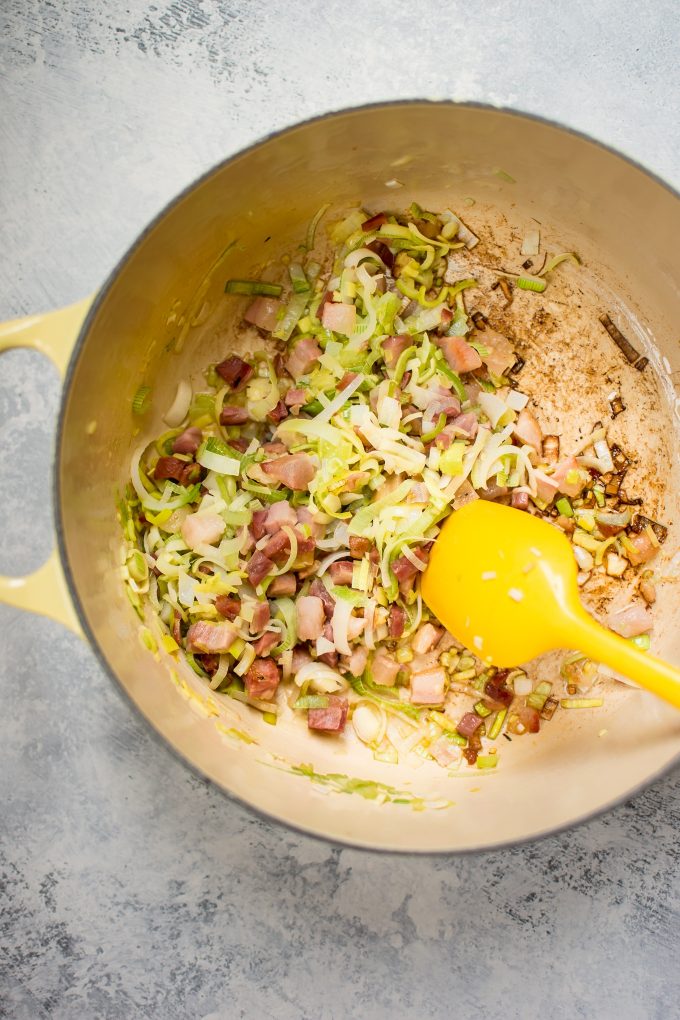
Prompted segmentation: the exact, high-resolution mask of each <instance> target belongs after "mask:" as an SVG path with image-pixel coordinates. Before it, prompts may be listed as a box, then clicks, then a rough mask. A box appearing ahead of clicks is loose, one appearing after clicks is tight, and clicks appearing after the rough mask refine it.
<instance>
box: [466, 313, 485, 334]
mask: <svg viewBox="0 0 680 1020" xmlns="http://www.w3.org/2000/svg"><path fill="white" fill-rule="evenodd" d="M470 318H471V319H472V321H473V322H474V324H475V329H479V330H485V329H486V318H485V316H484V315H483V314H482V313H481V312H473V313H472V315H471V316H470Z"/></svg>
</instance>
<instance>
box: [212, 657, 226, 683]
mask: <svg viewBox="0 0 680 1020" xmlns="http://www.w3.org/2000/svg"><path fill="white" fill-rule="evenodd" d="M228 672H229V656H228V655H220V664H219V666H218V667H217V670H216V672H215V673H214V674H213V676H212V679H211V680H210V687H211V689H212V690H213V691H215V690H217V688H218V687H219V686H220V684H221V683H222V681H223V680H224V678H225V676H226V675H227V673H228Z"/></svg>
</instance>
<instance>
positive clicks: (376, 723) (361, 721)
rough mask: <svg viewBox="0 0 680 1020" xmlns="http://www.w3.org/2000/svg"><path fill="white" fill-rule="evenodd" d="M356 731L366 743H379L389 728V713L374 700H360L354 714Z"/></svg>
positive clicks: (353, 721) (353, 720)
mask: <svg viewBox="0 0 680 1020" xmlns="http://www.w3.org/2000/svg"><path fill="white" fill-rule="evenodd" d="M352 726H353V727H354V732H355V733H356V735H357V736H358V738H359V740H361V742H362V743H364V744H379V743H381V741H382V739H383V737H384V736H385V731H386V729H387V713H386V712H385V711H384V709H382V708H380V706H379V705H375V704H373V702H372V701H359V702H358V703H357V704H356V705H355V706H354V713H353V715H352Z"/></svg>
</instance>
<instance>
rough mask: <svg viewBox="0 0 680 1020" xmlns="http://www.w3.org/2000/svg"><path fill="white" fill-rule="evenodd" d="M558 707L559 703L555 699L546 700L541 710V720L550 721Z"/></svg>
mask: <svg viewBox="0 0 680 1020" xmlns="http://www.w3.org/2000/svg"><path fill="white" fill-rule="evenodd" d="M558 705H559V701H557V700H556V699H555V698H548V699H547V700H546V703H545V705H544V706H543V708H542V710H541V719H552V717H553V716H554V714H555V712H556V710H557V706H558Z"/></svg>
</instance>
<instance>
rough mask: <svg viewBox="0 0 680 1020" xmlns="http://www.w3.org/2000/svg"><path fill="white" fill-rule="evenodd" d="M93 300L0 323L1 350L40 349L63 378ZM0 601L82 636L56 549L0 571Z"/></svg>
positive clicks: (92, 298) (91, 298)
mask: <svg viewBox="0 0 680 1020" xmlns="http://www.w3.org/2000/svg"><path fill="white" fill-rule="evenodd" d="M93 300H94V297H88V298H85V299H84V300H83V301H78V302H77V303H76V304H74V305H68V306H67V307H66V308H60V309H58V310H57V311H56V312H47V313H46V314H44V315H29V316H26V318H23V319H13V320H11V321H10V322H4V323H0V353H2V351H7V350H10V348H13V347H30V348H32V349H33V350H36V351H40V353H41V354H45V355H47V357H48V358H50V360H51V361H53V362H54V364H55V365H56V367H57V369H58V371H59V374H60V376H61V377H62V379H63V378H64V376H65V375H66V369H67V367H68V363H69V360H70V358H71V352H72V351H73V347H74V344H75V342H76V340H77V338H78V333H79V332H80V327H81V326H82V324H83V321H84V319H85V316H86V315H87V313H88V311H89V310H90V306H91V304H92V302H93ZM0 602H5V603H7V605H10V606H14V607H15V609H28V610H29V611H30V612H33V613H41V614H42V615H43V616H49V617H50V618H51V619H52V620H56V621H57V622H58V623H63V624H64V626H66V627H68V628H69V629H70V630H72V631H73V633H74V634H77V635H78V636H79V637H82V636H83V633H82V630H81V627H80V623H79V621H78V617H77V615H76V611H75V609H74V608H73V604H72V602H71V598H70V595H69V591H68V586H67V584H66V579H65V577H64V572H63V569H62V566H61V561H60V559H59V555H58V553H57V551H56V549H53V550H52V552H51V553H50V555H49V557H48V559H47V560H46V562H45V563H43V565H42V566H41V567H39V568H38V570H36V571H35V572H34V573H33V574H29V575H28V576H27V577H3V576H2V575H0Z"/></svg>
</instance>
